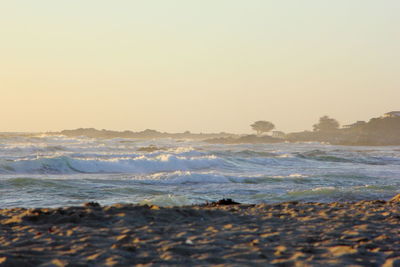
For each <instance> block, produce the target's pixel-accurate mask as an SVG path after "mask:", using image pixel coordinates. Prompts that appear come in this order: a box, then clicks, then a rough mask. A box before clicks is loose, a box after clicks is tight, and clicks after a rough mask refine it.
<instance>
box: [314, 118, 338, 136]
mask: <svg viewBox="0 0 400 267" xmlns="http://www.w3.org/2000/svg"><path fill="white" fill-rule="evenodd" d="M313 128H314V132H330V131H335V130H337V129H338V128H339V122H338V121H337V120H335V119H332V118H329V117H328V116H323V117H321V118H319V122H318V123H317V124H314V125H313Z"/></svg>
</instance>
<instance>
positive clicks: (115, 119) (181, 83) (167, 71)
mask: <svg viewBox="0 0 400 267" xmlns="http://www.w3.org/2000/svg"><path fill="white" fill-rule="evenodd" d="M399 14H400V1H399V0H391V1H390V0H379V1H376V0H335V1H331V0H304V1H298V0H293V1H286V0H282V1H269V0H251V1H245V0H241V1H234V0H226V1H225V0H201V1H194V0H193V1H190V0H180V1H178V0H158V1H156V0H148V1H134V0H126V1H122V0H119V1H105V0H104V1H101V0H91V1H90V0H85V1H82V0H79V1H78V0H64V1H62V0H59V1H54V0H38V1H32V0H26V1H18V0H12V1H6V0H0V131H47V130H61V129H71V128H78V127H95V128H100V129H102V128H106V129H115V130H125V129H129V130H135V131H136V130H143V129H146V128H151V129H157V130H161V131H172V132H177V131H184V130H191V131H193V132H200V131H203V132H219V131H228V132H237V133H245V132H250V127H249V124H251V123H252V122H253V121H255V120H269V121H272V122H273V123H275V125H276V127H277V129H280V130H284V131H297V130H304V129H311V125H312V124H313V123H315V122H316V121H317V120H318V118H319V117H320V116H322V115H329V116H332V117H334V118H336V119H338V120H339V121H340V122H341V123H342V124H346V123H350V122H353V121H356V120H367V119H369V118H371V117H377V116H379V115H381V114H383V113H384V112H386V111H391V110H400V16H399Z"/></svg>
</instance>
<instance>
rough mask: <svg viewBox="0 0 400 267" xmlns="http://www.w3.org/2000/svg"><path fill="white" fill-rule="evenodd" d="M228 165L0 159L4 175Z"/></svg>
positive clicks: (161, 159)
mask: <svg viewBox="0 0 400 267" xmlns="http://www.w3.org/2000/svg"><path fill="white" fill-rule="evenodd" d="M223 164H225V163H224V161H223V160H222V159H219V158H217V157H215V156H200V157H182V156H176V155H171V154H163V155H158V156H155V157H147V156H145V155H141V156H137V157H134V158H111V159H100V158H86V159H80V158H72V157H68V156H61V157H42V158H37V159H18V160H4V159H2V160H0V173H3V174H72V173H155V172H170V171H178V170H200V169H208V168H212V167H216V166H219V165H223Z"/></svg>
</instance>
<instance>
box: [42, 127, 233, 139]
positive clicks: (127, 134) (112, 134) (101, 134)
mask: <svg viewBox="0 0 400 267" xmlns="http://www.w3.org/2000/svg"><path fill="white" fill-rule="evenodd" d="M47 134H51V135H65V136H68V137H78V136H86V137H90V138H133V139H156V138H174V139H199V140H203V139H209V138H222V137H233V136H237V135H235V134H230V133H191V132H189V131H186V132H184V133H162V132H159V131H156V130H150V129H147V130H144V131H141V132H132V131H111V130H104V129H103V130H97V129H94V128H79V129H74V130H63V131H61V132H49V133H47Z"/></svg>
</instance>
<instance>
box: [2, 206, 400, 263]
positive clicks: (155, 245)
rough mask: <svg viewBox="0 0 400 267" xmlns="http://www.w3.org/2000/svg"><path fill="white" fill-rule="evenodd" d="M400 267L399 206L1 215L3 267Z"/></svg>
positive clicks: (85, 209) (108, 209) (94, 209)
mask: <svg viewBox="0 0 400 267" xmlns="http://www.w3.org/2000/svg"><path fill="white" fill-rule="evenodd" d="M132 265H139V266H140V265H146V266H164V265H174V266H176V265H179V266H195V265H200V266H209V265H224V266H250V265H251V266H268V265H272V266H323V265H325V266H349V265H352V266H400V203H398V202H397V201H395V200H394V201H387V202H386V201H378V200H377V201H362V202H357V203H328V204H323V203H296V202H288V203H280V204H272V205H268V204H260V205H218V204H215V203H214V204H209V205H199V206H187V207H170V208H162V207H157V206H138V205H129V204H123V205H122V204H121V205H120V204H117V205H112V206H105V207H100V206H97V205H93V204H91V205H86V206H82V207H64V208H56V209H23V208H14V209H3V210H0V266H18V267H20V266H132Z"/></svg>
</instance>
